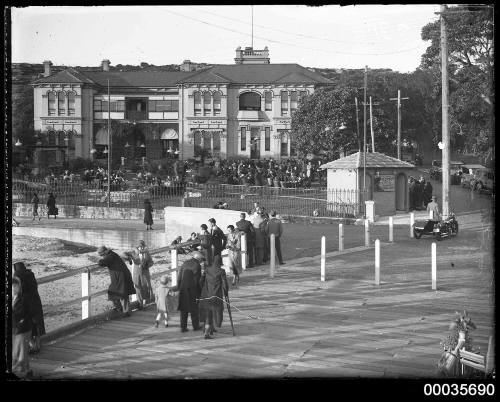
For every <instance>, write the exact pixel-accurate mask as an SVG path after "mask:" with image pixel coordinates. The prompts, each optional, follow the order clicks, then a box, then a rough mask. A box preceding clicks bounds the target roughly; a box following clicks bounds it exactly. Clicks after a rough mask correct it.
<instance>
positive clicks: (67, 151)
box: [64, 136, 69, 169]
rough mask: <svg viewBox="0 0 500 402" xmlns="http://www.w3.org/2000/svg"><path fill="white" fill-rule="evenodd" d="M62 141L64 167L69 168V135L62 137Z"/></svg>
mask: <svg viewBox="0 0 500 402" xmlns="http://www.w3.org/2000/svg"><path fill="white" fill-rule="evenodd" d="M64 142H66V168H67V169H69V137H67V136H66V137H64Z"/></svg>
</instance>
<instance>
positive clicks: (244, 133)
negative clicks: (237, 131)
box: [241, 127, 247, 151]
mask: <svg viewBox="0 0 500 402" xmlns="http://www.w3.org/2000/svg"><path fill="white" fill-rule="evenodd" d="M241 150H242V151H246V150H247V129H246V127H241Z"/></svg>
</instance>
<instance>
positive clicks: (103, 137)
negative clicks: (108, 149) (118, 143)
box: [95, 127, 108, 145]
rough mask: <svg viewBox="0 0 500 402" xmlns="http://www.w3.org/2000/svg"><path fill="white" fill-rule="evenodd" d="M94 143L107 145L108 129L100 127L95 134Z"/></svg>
mask: <svg viewBox="0 0 500 402" xmlns="http://www.w3.org/2000/svg"><path fill="white" fill-rule="evenodd" d="M95 144H96V145H108V130H106V129H105V128H104V127H103V128H101V129H100V130H99V131H98V132H97V133H96V135H95Z"/></svg>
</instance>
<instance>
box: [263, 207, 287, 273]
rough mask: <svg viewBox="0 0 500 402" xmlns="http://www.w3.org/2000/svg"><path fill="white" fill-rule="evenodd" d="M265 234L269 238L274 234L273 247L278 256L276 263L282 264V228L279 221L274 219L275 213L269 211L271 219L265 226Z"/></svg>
mask: <svg viewBox="0 0 500 402" xmlns="http://www.w3.org/2000/svg"><path fill="white" fill-rule="evenodd" d="M265 231H266V234H267V236H269V238H270V237H271V235H272V234H274V239H275V241H274V246H275V248H276V255H277V256H278V261H279V262H280V264H282V265H283V264H284V262H283V256H282V255H281V241H280V238H281V235H282V234H283V226H282V224H281V220H279V219H278V218H276V211H275V210H272V211H271V219H269V221H268V222H267V225H266V229H265Z"/></svg>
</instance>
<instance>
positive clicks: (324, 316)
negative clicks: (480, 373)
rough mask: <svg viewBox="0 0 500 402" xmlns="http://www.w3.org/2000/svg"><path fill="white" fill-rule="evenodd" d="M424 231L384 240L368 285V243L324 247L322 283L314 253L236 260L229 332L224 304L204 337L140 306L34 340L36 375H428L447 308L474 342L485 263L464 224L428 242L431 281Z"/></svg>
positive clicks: (489, 313) (484, 337) (488, 294)
mask: <svg viewBox="0 0 500 402" xmlns="http://www.w3.org/2000/svg"><path fill="white" fill-rule="evenodd" d="M431 242H432V240H431V239H420V240H416V239H406V240H400V241H399V242H397V243H396V244H391V245H384V247H382V249H381V284H380V285H379V286H377V285H375V284H374V249H373V247H370V248H363V247H360V248H359V250H356V252H351V253H344V254H339V253H335V252H333V253H329V254H328V256H327V258H326V268H327V280H326V281H325V282H321V281H320V266H319V260H318V258H309V259H306V258H302V259H296V260H290V261H287V264H286V265H282V266H280V267H279V268H277V269H276V274H275V277H274V278H272V279H271V278H269V268H268V267H267V266H262V267H258V268H252V269H247V270H246V271H245V272H244V273H243V274H242V277H241V281H240V284H239V285H238V286H237V287H231V290H230V300H231V303H232V306H233V308H232V315H233V320H234V326H235V332H236V336H235V337H233V336H232V334H231V327H230V325H229V321H228V316H227V311H226V312H225V315H224V322H223V325H222V327H221V328H220V329H219V331H218V332H217V333H216V334H215V336H214V339H211V340H204V339H203V338H202V334H201V332H200V331H192V330H191V331H189V332H187V333H184V334H182V333H180V331H179V329H180V327H179V316H178V314H174V315H173V317H172V318H171V321H170V326H169V327H168V328H158V329H155V328H154V327H153V326H152V322H153V321H154V315H155V311H154V310H155V309H154V308H153V307H150V308H148V309H146V310H143V311H135V312H133V314H132V316H131V317H129V318H124V319H119V320H112V321H109V322H106V323H104V324H102V326H101V327H91V328H87V329H85V330H83V331H81V332H80V333H78V334H76V335H74V336H69V337H66V338H64V339H61V340H55V341H54V342H53V343H51V344H48V345H44V347H43V349H42V351H41V352H40V354H38V355H36V356H33V357H32V358H31V366H32V368H33V369H34V371H35V374H36V375H38V376H41V377H42V378H44V377H46V378H49V377H50V378H82V377H85V378H86V377H88V378H152V377H154V378H289V377H292V378H309V377H322V378H323V377H325V378H331V377H342V378H344V377H349V378H360V377H361V378H363V377H365V378H436V365H437V362H438V360H439V357H440V355H441V347H440V345H439V342H440V341H441V340H442V339H443V338H444V337H445V336H446V335H447V333H448V326H449V324H450V321H451V320H452V319H453V318H454V314H455V311H457V310H463V309H466V310H468V311H469V314H470V315H471V317H472V319H473V321H474V322H475V323H476V325H477V329H476V330H475V331H474V332H473V333H472V336H473V338H474V343H475V345H476V346H479V347H480V348H481V350H482V351H484V352H485V351H486V349H487V341H488V336H489V335H491V334H493V328H494V308H495V299H494V281H493V277H494V267H493V264H492V263H491V258H490V256H491V249H489V248H487V247H484V245H483V244H482V243H481V233H479V232H478V231H474V230H465V231H464V233H461V236H459V237H457V238H456V239H448V240H444V241H442V242H440V243H438V258H437V290H432V289H431V259H430V244H431ZM467 247H468V248H467ZM481 261H482V263H481ZM452 263H453V265H452ZM73 350H74V352H73V353H72V351H73ZM159 356H161V357H163V359H159V358H158V357H159ZM38 362H39V363H38ZM62 366H64V369H62V368H61V367H62ZM82 368H84V370H85V374H84V375H82Z"/></svg>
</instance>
